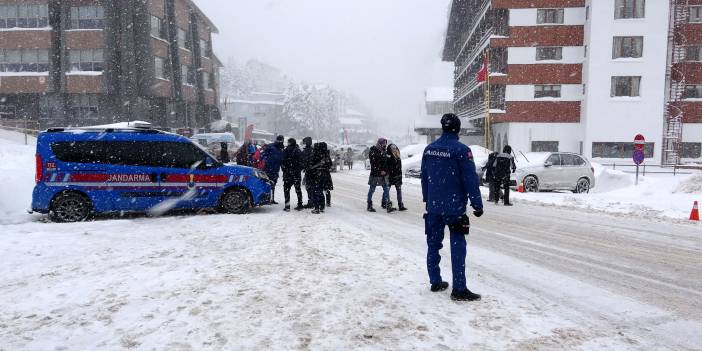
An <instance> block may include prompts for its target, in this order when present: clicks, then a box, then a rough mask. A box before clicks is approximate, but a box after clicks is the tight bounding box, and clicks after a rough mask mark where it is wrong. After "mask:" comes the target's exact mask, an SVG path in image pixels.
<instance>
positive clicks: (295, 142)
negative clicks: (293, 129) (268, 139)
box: [288, 138, 297, 145]
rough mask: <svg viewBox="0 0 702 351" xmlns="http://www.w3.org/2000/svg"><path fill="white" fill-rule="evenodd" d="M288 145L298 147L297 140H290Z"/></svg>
mask: <svg viewBox="0 0 702 351" xmlns="http://www.w3.org/2000/svg"><path fill="white" fill-rule="evenodd" d="M288 144H289V145H297V140H295V138H290V139H288Z"/></svg>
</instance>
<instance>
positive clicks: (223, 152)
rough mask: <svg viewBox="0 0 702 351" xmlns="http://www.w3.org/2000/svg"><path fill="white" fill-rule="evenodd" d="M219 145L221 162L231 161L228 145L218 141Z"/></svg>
mask: <svg viewBox="0 0 702 351" xmlns="http://www.w3.org/2000/svg"><path fill="white" fill-rule="evenodd" d="M219 147H220V151H219V160H220V161H222V163H229V162H231V159H230V158H229V147H228V146H227V143H219Z"/></svg>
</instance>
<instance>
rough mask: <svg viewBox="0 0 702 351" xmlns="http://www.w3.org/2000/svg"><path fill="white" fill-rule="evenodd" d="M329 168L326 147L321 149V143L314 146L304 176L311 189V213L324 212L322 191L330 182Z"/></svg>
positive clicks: (329, 159)
mask: <svg viewBox="0 0 702 351" xmlns="http://www.w3.org/2000/svg"><path fill="white" fill-rule="evenodd" d="M331 166H332V161H331V158H330V157H329V152H328V151H327V150H326V147H323V146H322V143H317V144H314V146H313V154H312V161H311V165H310V167H309V169H308V171H307V174H306V175H307V180H308V183H309V185H310V187H311V188H312V204H313V205H314V210H313V211H312V213H314V214H319V213H323V212H324V207H325V198H324V189H325V187H327V186H328V185H326V184H325V182H326V181H327V180H331ZM327 174H328V175H329V177H328V178H327Z"/></svg>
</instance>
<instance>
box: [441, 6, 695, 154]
mask: <svg viewBox="0 0 702 351" xmlns="http://www.w3.org/2000/svg"><path fill="white" fill-rule="evenodd" d="M671 9H672V10H671ZM698 11H702V1H700V0H532V1H518V0H454V1H453V4H452V8H451V15H450V20H449V21H450V22H449V26H448V31H447V35H446V43H445V47H444V53H443V58H444V60H446V61H451V62H454V63H455V67H456V69H455V99H454V108H455V110H456V112H457V113H458V114H459V116H461V117H462V118H464V119H466V120H468V121H470V122H471V123H473V125H475V126H476V127H479V128H483V129H485V127H486V126H485V124H486V120H487V121H489V122H488V124H489V128H488V131H489V132H488V133H487V134H488V137H489V139H490V141H491V146H492V147H493V148H494V149H500V148H501V147H502V146H503V145H506V144H510V145H512V146H513V147H514V148H515V149H516V150H520V151H524V152H526V151H567V152H577V153H580V154H582V155H585V156H587V157H590V158H596V159H605V160H611V161H615V162H627V161H628V160H630V159H631V155H632V153H633V138H634V136H635V135H636V134H643V135H644V136H646V137H647V145H646V148H645V153H646V157H647V159H648V160H649V161H650V162H654V163H666V164H668V163H675V162H678V161H680V160H681V159H682V161H693V162H694V161H702V154H701V150H700V149H701V146H702V99H699V97H698V96H702V85H700V83H701V82H702V80H700V78H702V65H700V63H701V59H702V57H700V55H701V54H702V52H700V49H701V48H702V46H700V43H701V42H702V41H701V40H700V39H702V35H701V34H700V33H702V18H699V16H698V15H697V13H698ZM700 15H702V13H701V14H700ZM666 53H667V54H666ZM485 60H487V61H488V63H489V64H488V66H489V69H488V71H489V74H488V75H487V76H488V77H487V79H486V80H485V81H483V80H482V79H478V72H480V71H481V69H483V66H484V62H485ZM488 89H489V94H487V93H486V90H488ZM488 98H489V99H490V101H489V110H488V103H487V101H486V100H487V99H488ZM488 113H489V114H488ZM487 116H489V119H488V118H486V117H487ZM671 160H673V161H671Z"/></svg>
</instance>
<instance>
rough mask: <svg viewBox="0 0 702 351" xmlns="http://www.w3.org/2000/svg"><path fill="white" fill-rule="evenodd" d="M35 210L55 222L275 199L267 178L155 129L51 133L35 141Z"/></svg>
mask: <svg viewBox="0 0 702 351" xmlns="http://www.w3.org/2000/svg"><path fill="white" fill-rule="evenodd" d="M35 180H36V186H35V187H34V193H33V197H32V210H33V211H34V212H38V213H44V214H48V215H49V218H50V219H51V220H52V221H55V222H79V221H85V220H87V219H89V218H91V217H92V216H93V215H95V214H102V213H125V212H149V211H150V210H152V209H154V208H157V207H163V206H164V205H165V206H166V210H187V209H217V210H219V211H221V212H224V213H235V214H242V213H246V212H248V211H249V210H250V209H251V208H252V207H255V206H261V205H266V204H269V203H270V202H271V192H272V183H271V181H270V180H269V179H268V177H267V176H266V175H265V173H263V172H261V171H259V170H257V169H253V168H249V167H243V166H233V165H224V164H222V163H220V162H218V161H217V160H216V158H215V157H214V156H212V155H211V154H209V153H208V152H207V151H206V150H205V149H203V148H202V147H200V146H199V145H197V144H195V143H193V142H191V141H190V140H189V139H187V138H185V137H183V136H180V135H176V134H171V133H166V132H162V131H158V130H155V129H151V128H148V127H147V128H143V127H130V128H84V129H49V130H47V131H45V132H42V133H40V134H39V135H38V137H37V153H36V179H35Z"/></svg>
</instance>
